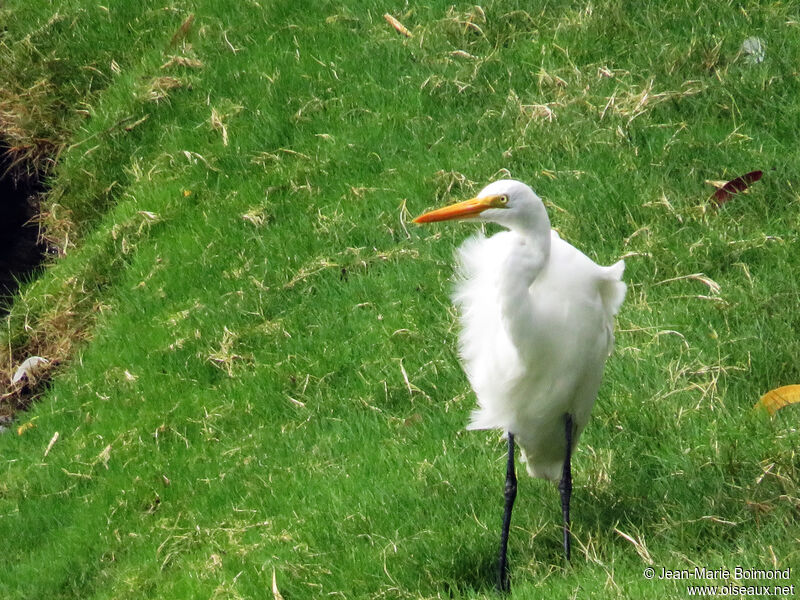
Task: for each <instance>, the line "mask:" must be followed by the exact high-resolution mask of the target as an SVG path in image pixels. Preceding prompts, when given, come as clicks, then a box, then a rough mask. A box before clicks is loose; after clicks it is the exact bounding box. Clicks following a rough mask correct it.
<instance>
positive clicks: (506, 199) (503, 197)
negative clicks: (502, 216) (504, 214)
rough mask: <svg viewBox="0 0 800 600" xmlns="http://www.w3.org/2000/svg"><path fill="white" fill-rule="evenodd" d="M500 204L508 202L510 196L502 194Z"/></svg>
mask: <svg viewBox="0 0 800 600" xmlns="http://www.w3.org/2000/svg"><path fill="white" fill-rule="evenodd" d="M500 204H501V205H503V206H505V205H506V204H508V196H500Z"/></svg>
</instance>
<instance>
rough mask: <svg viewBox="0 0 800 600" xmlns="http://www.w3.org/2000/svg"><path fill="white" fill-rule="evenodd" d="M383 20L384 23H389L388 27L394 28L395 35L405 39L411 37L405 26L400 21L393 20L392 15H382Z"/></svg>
mask: <svg viewBox="0 0 800 600" xmlns="http://www.w3.org/2000/svg"><path fill="white" fill-rule="evenodd" d="M383 18H384V19H386V22H387V23H389V25H391V26H392V27H394V28H395V30H396V31H397V33H399V34H400V35H404V36H406V37H411V32H410V31H409V30H408V29H406V27H405V25H403V24H402V23H401V22H400V21H398V20H397V19H395V18H394V17H393V16H392V15H390V14H389V13H386V14H385V15H383Z"/></svg>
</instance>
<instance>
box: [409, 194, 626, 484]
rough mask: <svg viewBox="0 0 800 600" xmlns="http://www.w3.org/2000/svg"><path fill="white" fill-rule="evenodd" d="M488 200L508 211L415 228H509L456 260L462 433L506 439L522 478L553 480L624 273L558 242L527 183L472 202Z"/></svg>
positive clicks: (485, 211)
mask: <svg viewBox="0 0 800 600" xmlns="http://www.w3.org/2000/svg"><path fill="white" fill-rule="evenodd" d="M495 198H501V199H502V198H505V199H506V200H505V202H506V203H505V204H504V205H502V206H501V205H500V204H499V203H498V202H497V201H495V204H496V205H493V204H491V202H489V203H488V204H489V205H490V206H489V207H488V208H486V207H484V208H482V209H481V210H477V209H474V210H473V211H472V212H469V213H458V214H455V215H454V216H449V215H448V214H447V213H445V214H443V215H437V214H436V213H440V212H441V211H434V212H433V213H428V215H433V216H428V217H427V218H426V215H423V217H420V218H419V220H420V222H427V221H431V220H442V218H440V217H443V218H477V219H479V220H482V221H494V222H497V223H499V224H501V225H503V226H505V227H507V228H508V229H509V231H503V232H501V233H497V234H495V235H493V236H491V237H488V238H487V237H484V236H483V235H481V234H478V235H476V236H474V237H472V238H470V239H468V240H467V241H465V242H464V244H463V245H462V246H461V247H460V248H459V249H458V252H457V259H458V266H457V277H458V283H457V285H456V291H455V293H454V298H453V299H454V301H455V303H456V305H457V306H458V308H459V312H460V322H461V333H460V337H459V346H460V354H461V359H462V362H463V365H464V369H465V371H466V373H467V377H468V378H469V381H470V384H471V385H472V388H473V389H474V390H475V393H476V395H477V397H478V405H479V408H478V409H477V410H475V411H474V412H473V414H472V419H471V421H470V423H469V428H470V429H494V428H497V429H502V430H503V431H506V432H510V433H513V434H514V436H515V438H516V441H517V442H518V443H519V445H520V446H521V447H522V449H523V460H525V461H526V463H527V468H528V473H529V474H530V475H532V476H534V477H542V478H545V479H549V480H552V481H558V480H559V478H560V477H561V469H562V465H563V462H564V454H565V449H566V447H565V438H564V425H563V423H564V415H565V414H570V415H572V417H573V423H574V428H575V432H574V434H573V447H574V445H575V444H576V443H577V440H578V437H579V436H580V434H581V432H582V431H583V429H584V427H585V426H586V424H587V422H588V420H589V415H590V413H591V410H592V406H593V404H594V400H595V398H596V396H597V390H598V388H599V386H600V380H601V378H602V373H603V366H604V364H605V361H606V358H607V357H608V355H609V353H610V352H611V349H612V347H613V344H614V334H613V326H614V325H613V324H614V315H615V314H616V313H617V311H618V310H619V308H620V305H621V304H622V301H623V299H624V297H625V290H626V286H625V284H624V283H623V282H622V280H621V278H622V272H623V270H624V268H625V265H624V262H623V261H619V262H617V263H616V264H614V265H612V266H610V267H603V266H600V265H597V264H596V263H595V262H594V261H592V260H591V259H590V258H589V257H587V256H586V255H585V254H583V253H582V252H580V251H579V250H578V249H576V248H575V247H574V246H572V245H570V244H568V243H567V242H565V241H564V240H562V239H561V238H560V237H559V235H558V233H556V232H555V231H553V230H551V229H550V221H549V219H548V217H547V212H546V211H545V208H544V205H543V204H542V201H541V199H540V198H539V197H538V196H537V195H536V194H535V193H534V192H533V190H531V189H530V188H529V187H528V186H527V185H525V184H524V183H521V182H519V181H514V180H501V181H496V182H494V183H492V184H490V185H489V186H487V187H486V188H484V189H483V190H482V191H481V192H480V194H478V196H477V198H476V200H483V199H495ZM469 202H473V203H475V201H469ZM500 202H502V201H500ZM464 204H466V203H464ZM484 204H487V202H484ZM449 208H450V209H451V213H452V207H449ZM441 210H442V211H447V210H448V209H441Z"/></svg>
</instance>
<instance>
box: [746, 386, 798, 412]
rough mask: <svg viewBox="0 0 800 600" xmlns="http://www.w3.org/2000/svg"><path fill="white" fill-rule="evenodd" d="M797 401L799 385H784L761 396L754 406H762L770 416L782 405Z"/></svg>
mask: <svg viewBox="0 0 800 600" xmlns="http://www.w3.org/2000/svg"><path fill="white" fill-rule="evenodd" d="M797 403H800V385H784V386H783V387H779V388H775V389H774V390H770V391H768V392H767V393H766V394H764V395H763V396H761V399H760V400H759V401H758V402H756V405H755V408H763V409H765V410H766V411H767V412H768V413H769V415H770V416H772V415H774V414H775V413H776V412H778V411H779V410H780V409H782V408H783V407H784V406H789V405H790V404H797Z"/></svg>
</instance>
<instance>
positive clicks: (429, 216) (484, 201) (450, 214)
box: [414, 196, 508, 223]
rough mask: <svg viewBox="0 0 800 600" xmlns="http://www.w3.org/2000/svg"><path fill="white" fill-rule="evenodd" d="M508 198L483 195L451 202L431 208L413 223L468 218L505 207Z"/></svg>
mask: <svg viewBox="0 0 800 600" xmlns="http://www.w3.org/2000/svg"><path fill="white" fill-rule="evenodd" d="M507 203H508V198H506V196H484V197H483V198H471V199H470V200H465V201H464V202H459V203H458V204H452V205H450V206H445V207H444V208H439V209H437V210H432V211H430V212H426V213H425V214H422V215H420V216H418V217H417V218H416V219H414V223H434V222H436V221H450V220H452V219H469V218H471V217H476V216H478V215H479V214H481V213H482V212H483V211H485V210H487V209H489V208H506V204H507Z"/></svg>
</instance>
